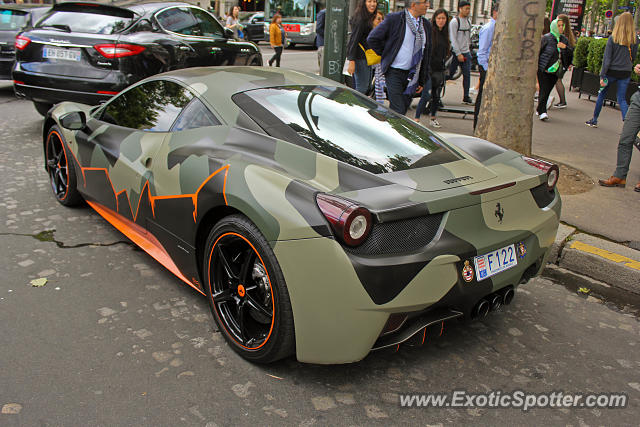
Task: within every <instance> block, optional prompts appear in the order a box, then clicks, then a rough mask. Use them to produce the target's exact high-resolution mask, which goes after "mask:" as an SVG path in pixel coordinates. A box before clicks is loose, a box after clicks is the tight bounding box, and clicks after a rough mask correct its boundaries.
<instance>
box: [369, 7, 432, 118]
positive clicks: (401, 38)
mask: <svg viewBox="0 0 640 427" xmlns="http://www.w3.org/2000/svg"><path fill="white" fill-rule="evenodd" d="M428 8H429V1H428V0H427V1H412V2H411V6H410V7H409V9H406V10H404V11H402V12H395V13H390V14H389V15H387V16H386V17H385V18H384V21H382V23H381V24H380V25H378V26H377V27H376V28H374V29H373V30H372V31H371V33H370V34H369V37H368V38H367V44H368V45H369V47H370V48H371V49H373V50H374V51H375V52H376V53H377V54H378V55H380V56H381V57H382V59H381V61H380V66H381V68H382V72H383V73H384V75H385V78H386V83H387V95H388V98H389V107H390V108H391V109H392V110H393V111H395V112H397V113H400V114H405V113H406V112H407V109H408V108H409V105H410V104H411V100H412V99H413V95H414V94H415V93H416V91H417V90H419V89H420V87H419V86H418V80H419V77H420V67H421V66H427V67H430V64H429V62H428V61H425V62H423V61H422V58H423V56H424V55H426V56H427V58H431V24H430V23H429V21H428V20H426V19H424V18H423V16H424V14H425V13H427V9H428Z"/></svg>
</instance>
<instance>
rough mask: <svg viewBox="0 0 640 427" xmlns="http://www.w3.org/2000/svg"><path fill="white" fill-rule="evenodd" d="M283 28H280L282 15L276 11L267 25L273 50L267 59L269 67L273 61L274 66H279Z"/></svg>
mask: <svg viewBox="0 0 640 427" xmlns="http://www.w3.org/2000/svg"><path fill="white" fill-rule="evenodd" d="M284 37H285V35H284V28H282V15H280V14H278V13H276V14H275V15H273V18H271V24H270V25H269V43H270V44H271V47H272V48H273V50H274V51H275V53H274V54H273V56H272V57H271V59H269V67H271V66H273V62H274V61H275V63H276V67H279V66H280V57H281V56H282V49H284Z"/></svg>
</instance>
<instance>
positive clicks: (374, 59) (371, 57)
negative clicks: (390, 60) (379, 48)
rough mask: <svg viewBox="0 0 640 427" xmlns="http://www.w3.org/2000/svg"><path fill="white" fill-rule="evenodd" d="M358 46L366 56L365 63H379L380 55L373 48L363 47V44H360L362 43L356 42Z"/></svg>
mask: <svg viewBox="0 0 640 427" xmlns="http://www.w3.org/2000/svg"><path fill="white" fill-rule="evenodd" d="M358 46H360V49H362V50H363V51H364V56H365V57H366V58H367V65H376V64H379V63H380V61H381V60H382V57H381V56H380V55H378V54H377V53H376V52H375V50H373V49H365V48H364V46H362V43H358Z"/></svg>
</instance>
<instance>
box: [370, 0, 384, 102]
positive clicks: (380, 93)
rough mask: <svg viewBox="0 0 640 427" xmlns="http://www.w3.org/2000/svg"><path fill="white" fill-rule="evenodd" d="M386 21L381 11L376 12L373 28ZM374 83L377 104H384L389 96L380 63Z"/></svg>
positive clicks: (375, 69) (375, 66) (374, 68)
mask: <svg viewBox="0 0 640 427" xmlns="http://www.w3.org/2000/svg"><path fill="white" fill-rule="evenodd" d="M382 21H384V14H383V13H382V12H381V11H379V10H378V11H376V17H375V18H373V28H375V27H377V26H378V25H380V24H381V23H382ZM373 81H374V88H375V91H374V96H375V99H376V101H377V102H379V103H381V104H382V103H383V102H384V100H385V99H387V94H386V93H385V88H386V85H387V84H386V82H385V79H384V74H383V73H382V66H381V65H380V63H379V62H378V63H377V64H374V65H373Z"/></svg>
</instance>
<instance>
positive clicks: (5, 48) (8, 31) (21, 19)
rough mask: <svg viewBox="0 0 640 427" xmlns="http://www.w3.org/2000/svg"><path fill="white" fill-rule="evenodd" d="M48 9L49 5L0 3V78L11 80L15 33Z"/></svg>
mask: <svg viewBox="0 0 640 427" xmlns="http://www.w3.org/2000/svg"><path fill="white" fill-rule="evenodd" d="M49 9H50V8H49V6H47V7H25V6H20V5H15V4H14V5H8V4H7V5H0V80H11V69H12V68H13V62H14V61H15V52H14V44H15V39H16V35H17V34H18V33H19V32H20V31H22V30H24V29H25V28H28V27H30V26H32V25H33V24H35V23H36V22H37V21H38V19H40V17H42V15H44V14H45V12H47V11H48V10H49Z"/></svg>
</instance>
